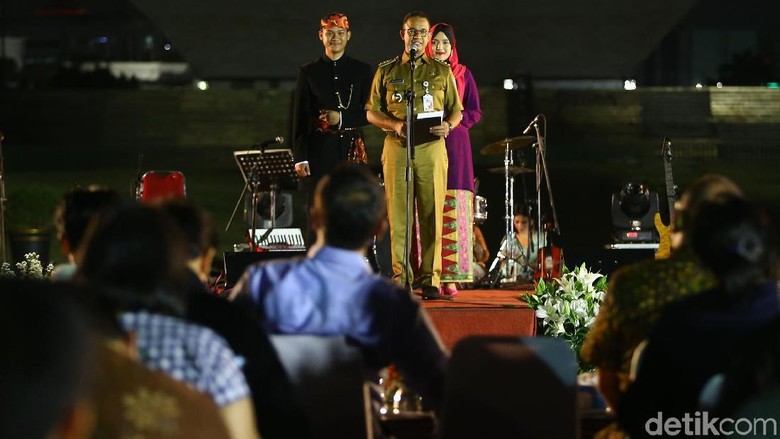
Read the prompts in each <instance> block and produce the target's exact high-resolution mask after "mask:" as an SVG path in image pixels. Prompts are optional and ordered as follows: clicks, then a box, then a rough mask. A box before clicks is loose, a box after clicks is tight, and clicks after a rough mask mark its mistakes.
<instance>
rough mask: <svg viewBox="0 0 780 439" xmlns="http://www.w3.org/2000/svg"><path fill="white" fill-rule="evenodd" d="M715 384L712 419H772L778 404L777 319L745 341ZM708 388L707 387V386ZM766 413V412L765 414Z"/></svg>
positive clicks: (779, 344)
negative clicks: (758, 417) (715, 417)
mask: <svg viewBox="0 0 780 439" xmlns="http://www.w3.org/2000/svg"><path fill="white" fill-rule="evenodd" d="M727 364H728V369H727V370H726V372H725V373H724V374H723V375H720V377H718V378H716V379H713V380H718V381H719V382H720V385H719V386H717V387H718V389H717V391H716V392H715V395H717V396H716V402H715V408H714V413H715V414H714V415H715V416H720V417H731V418H734V419H736V418H740V417H749V418H752V417H755V416H760V417H767V415H769V416H772V417H774V418H775V419H776V420H777V417H778V414H777V407H778V404H780V317H778V318H775V319H774V320H773V321H772V322H771V323H770V324H768V325H766V326H763V327H761V328H759V329H757V330H756V331H754V332H753V333H751V334H750V335H749V336H748V337H746V342H745V343H743V344H742V345H741V346H740V347H739V348H738V350H737V351H736V352H735V354H734V356H733V358H732V359H729V361H727ZM708 384H709V383H708ZM767 409H769V410H767Z"/></svg>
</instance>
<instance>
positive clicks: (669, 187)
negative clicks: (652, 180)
mask: <svg viewBox="0 0 780 439" xmlns="http://www.w3.org/2000/svg"><path fill="white" fill-rule="evenodd" d="M664 178H665V179H666V202H667V203H668V204H669V223H670V224H671V223H672V218H673V216H674V201H675V199H676V194H675V189H674V176H673V175H672V163H671V162H670V161H665V162H664Z"/></svg>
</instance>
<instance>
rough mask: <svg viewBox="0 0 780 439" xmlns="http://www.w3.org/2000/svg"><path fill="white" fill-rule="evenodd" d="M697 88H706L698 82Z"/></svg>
mask: <svg viewBox="0 0 780 439" xmlns="http://www.w3.org/2000/svg"><path fill="white" fill-rule="evenodd" d="M696 88H704V86H703V85H701V83H697V84H696Z"/></svg>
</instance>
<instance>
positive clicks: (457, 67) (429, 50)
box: [425, 23, 466, 102]
mask: <svg viewBox="0 0 780 439" xmlns="http://www.w3.org/2000/svg"><path fill="white" fill-rule="evenodd" d="M439 32H444V35H446V36H447V38H449V40H450V44H451V45H452V54H451V55H450V58H449V59H448V60H447V64H449V65H450V68H451V69H452V74H453V75H455V85H457V87H458V95H460V100H461V102H463V94H464V93H465V91H466V78H465V75H466V66H464V65H463V64H461V63H460V62H458V49H457V45H456V44H455V29H453V28H452V26H451V25H449V24H447V23H436V24H434V25H433V27H431V39H430V40H428V44H427V45H426V46H425V54H426V55H428V57H430V58H433V57H434V56H433V55H434V54H433V37H435V36H436V34H437V33H439Z"/></svg>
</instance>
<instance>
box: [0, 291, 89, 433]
mask: <svg viewBox="0 0 780 439" xmlns="http://www.w3.org/2000/svg"><path fill="white" fill-rule="evenodd" d="M61 287H62V285H59V284H51V283H44V282H40V281H31V280H17V279H8V278H0V291H2V294H3V304H2V306H0V352H1V353H2V354H0V355H2V359H0V437H2V438H20V439H21V438H24V439H44V438H46V439H86V438H90V437H91V432H92V430H93V425H94V422H93V420H94V404H93V403H92V400H91V397H90V391H91V387H92V385H93V383H92V378H91V377H92V375H93V372H94V367H93V363H94V348H95V347H94V346H93V343H91V341H90V339H89V332H88V327H87V325H85V323H84V315H83V314H82V313H81V311H80V309H79V308H78V306H77V305H76V304H75V303H74V302H73V301H72V300H69V299H68V298H67V297H66V296H64V295H62V294H61Z"/></svg>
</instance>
